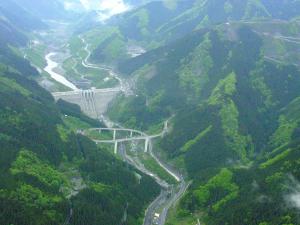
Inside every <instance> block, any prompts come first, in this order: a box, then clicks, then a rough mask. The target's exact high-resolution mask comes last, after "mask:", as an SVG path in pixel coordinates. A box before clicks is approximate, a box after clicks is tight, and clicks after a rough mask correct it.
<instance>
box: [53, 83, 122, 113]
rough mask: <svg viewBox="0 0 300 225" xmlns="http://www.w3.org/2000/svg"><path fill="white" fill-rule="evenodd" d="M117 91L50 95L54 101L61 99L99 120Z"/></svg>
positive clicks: (89, 91) (98, 90) (107, 90)
mask: <svg viewBox="0 0 300 225" xmlns="http://www.w3.org/2000/svg"><path fill="white" fill-rule="evenodd" d="M119 91H120V90H119V89H114V88H110V89H94V90H79V91H69V92H55V93H52V95H53V97H54V98H55V100H56V101H57V100H58V99H62V100H64V101H67V102H70V103H73V104H77V105H79V106H80V108H81V110H82V111H83V112H84V113H85V114H86V115H88V116H89V117H91V118H94V119H99V118H100V116H101V115H102V114H104V113H105V112H106V110H107V107H108V104H109V103H110V102H111V101H112V100H113V98H115V97H116V95H117V94H118V93H119Z"/></svg>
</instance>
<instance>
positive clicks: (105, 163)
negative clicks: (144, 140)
mask: <svg viewBox="0 0 300 225" xmlns="http://www.w3.org/2000/svg"><path fill="white" fill-rule="evenodd" d="M74 2H75V1H74ZM122 2H123V1H122ZM65 3H66V1H63V0H54V1H46V0H41V1H37V2H34V3H32V2H30V1H27V0H7V1H2V2H0V146H1V147H0V224H3V225H6V224H12V225H57V224H71V225H83V224H89V225H97V224H99V225H117V224H122V225H138V224H142V223H143V219H144V216H145V210H146V209H147V208H148V206H149V205H150V203H151V202H152V201H153V200H154V199H155V198H156V197H157V196H158V195H159V193H160V187H159V186H158V184H157V183H156V182H155V181H154V179H153V178H152V177H150V176H147V175H145V174H143V173H141V172H140V171H138V170H136V169H135V168H134V167H132V166H130V165H128V164H127V163H125V162H123V161H121V160H120V159H119V158H118V156H115V155H113V154H112V151H111V149H109V148H108V147H106V146H104V145H96V144H95V143H94V142H93V141H92V140H90V139H89V138H87V137H86V136H84V135H82V132H81V129H85V128H91V127H99V126H101V127H103V126H105V125H104V124H103V123H102V122H100V121H99V120H96V119H92V118H89V117H88V116H86V115H84V114H83V113H82V111H81V109H80V107H79V106H78V105H74V104H71V103H68V102H66V101H63V100H58V101H55V100H54V98H53V97H52V95H51V93H49V92H47V91H46V90H45V89H43V88H42V87H41V86H39V85H38V83H37V80H39V79H40V78H41V77H42V76H45V74H41V73H40V72H41V71H39V70H38V69H36V68H35V67H34V66H33V64H32V62H29V61H28V60H27V59H26V57H24V54H23V50H24V48H27V47H28V45H29V43H31V42H30V41H31V39H32V38H33V37H34V38H36V37H38V35H37V33H39V34H40V36H43V35H42V34H43V32H44V31H45V30H47V29H50V28H49V24H50V25H51V26H52V28H53V26H54V25H53V21H59V22H61V23H62V24H63V23H66V24H67V25H66V24H64V26H66V27H68V26H70V27H71V28H70V30H72V31H73V32H74V34H72V35H70V36H71V37H70V40H69V43H64V45H63V47H61V48H64V52H63V53H64V54H65V55H68V54H74V52H75V54H74V56H73V58H72V59H75V60H79V62H80V63H79V67H80V66H84V63H87V58H86V57H89V55H88V53H89V52H88V51H87V49H88V50H90V51H91V54H90V58H88V59H89V60H91V63H95V64H99V65H101V66H102V65H104V66H106V67H107V68H109V67H113V70H114V71H115V73H116V74H117V75H120V76H121V78H122V79H124V81H126V82H128V86H129V88H130V89H132V90H130V91H131V92H132V93H133V94H128V93H126V92H125V93H121V94H119V95H118V96H117V97H116V98H115V99H114V101H113V102H111V104H110V106H109V110H108V112H107V116H109V118H110V119H111V120H112V121H114V122H117V123H119V124H121V125H122V126H123V127H126V128H134V129H138V130H141V131H143V132H149V133H150V131H153V130H155V131H156V130H158V129H157V128H158V127H162V125H163V123H164V122H165V121H169V126H168V128H169V130H168V132H167V134H166V135H164V136H163V138H161V139H159V140H158V141H157V142H155V145H154V148H153V151H154V153H155V154H157V155H159V156H160V157H161V158H162V159H164V160H167V161H169V162H170V164H172V165H171V166H172V167H174V168H177V169H178V170H179V171H180V172H182V173H183V175H184V179H185V181H186V182H187V183H188V184H190V186H188V189H187V191H186V192H184V194H183V196H182V198H180V199H179V201H178V202H175V204H174V207H171V208H170V210H169V212H168V218H167V222H166V225H192V224H193V225H194V224H196V221H199V222H201V224H204V225H297V224H300V220H299V201H300V200H299V195H300V194H299V193H300V188H299V187H300V182H299V181H300V172H299V168H300V64H299V59H300V55H299V50H300V41H299V40H300V19H299V18H300V2H299V1H294V0H285V1H272V0H209V1H206V0H190V1H180V0H179V1H177V0H174V1H172V0H171V1H169V0H164V1H151V0H149V1H148V0H143V1H137V0H127V1H124V2H123V3H124V4H130V6H132V7H129V9H130V10H128V11H126V12H125V13H122V14H119V15H116V16H113V17H111V18H110V19H108V20H106V21H105V22H104V23H103V21H102V22H101V21H99V15H100V14H101V13H103V12H101V10H100V11H93V10H91V11H88V12H85V13H83V12H82V11H83V10H82V9H81V10H78V11H76V12H74V11H68V10H67V9H66V8H65ZM76 3H77V4H80V2H79V1H76ZM82 7H83V6H82ZM79 12H80V13H83V14H80V13H79ZM52 28H51V29H52ZM68 28H69V27H68ZM68 31H69V30H68ZM52 32H53V30H52ZM35 35H36V36H35ZM83 39H84V41H82V40H83ZM85 42H86V43H88V44H87V45H86V46H85V45H84V43H85ZM47 44H49V43H47ZM60 44H61V43H60ZM49 45H51V44H49ZM66 46H68V47H66ZM42 47H45V46H42ZM46 47H49V46H46ZM46 47H45V48H46ZM50 47H53V46H50ZM68 48H70V49H68ZM72 48H73V49H72ZM66 49H67V50H66ZM132 49H134V50H138V51H137V52H138V53H136V52H134V51H133V53H134V54H132V52H131V50H132ZM31 50H32V51H33V52H34V49H31ZM51 50H52V49H51V48H50V50H49V49H48V51H51ZM43 53H45V54H48V52H47V51H45V52H43ZM43 57H44V55H42V60H44V58H43ZM43 63H45V62H44V61H42V63H41V64H43ZM68 66H70V67H72V65H68ZM77 66H78V65H77ZM66 68H67V67H66ZM74 68H75V69H76V65H75V66H73V67H72V69H74ZM75 69H74V70H75ZM81 69H82V68H81ZM82 71H88V69H87V68H85V70H82ZM69 72H70V71H69ZM72 72H73V71H72ZM93 73H94V74H92V75H93V76H96V75H95V74H97V72H95V71H93ZM74 79H75V78H74ZM99 79H100V78H99ZM101 80H102V77H101ZM101 82H102V81H101ZM103 82H104V81H103ZM126 84H127V83H126ZM159 129H160V128H159ZM150 163H152V161H151V162H150ZM154 165H156V164H154ZM156 169H157V170H159V169H160V168H156ZM164 172H165V171H164ZM175 189H176V188H175Z"/></svg>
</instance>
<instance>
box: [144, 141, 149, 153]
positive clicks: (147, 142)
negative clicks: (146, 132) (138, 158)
mask: <svg viewBox="0 0 300 225" xmlns="http://www.w3.org/2000/svg"><path fill="white" fill-rule="evenodd" d="M148 147H149V138H146V139H145V149H144V152H148Z"/></svg>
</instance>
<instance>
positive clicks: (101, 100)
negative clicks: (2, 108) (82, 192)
mask: <svg viewBox="0 0 300 225" xmlns="http://www.w3.org/2000/svg"><path fill="white" fill-rule="evenodd" d="M65 29H66V28H65ZM54 33H56V32H54ZM52 38H53V39H57V38H58V37H52ZM80 40H81V42H82V44H83V47H82V48H83V50H84V51H85V52H86V57H84V58H79V61H77V62H76V64H82V66H83V67H85V68H87V69H89V68H92V69H94V70H97V71H99V74H101V71H103V70H104V71H107V73H108V74H109V76H110V77H111V78H112V79H116V80H117V81H118V84H117V85H116V86H115V87H109V86H108V87H106V88H103V89H96V88H95V87H89V89H79V87H77V86H76V85H75V84H74V83H72V82H71V81H69V80H67V79H66V78H65V76H63V75H61V74H59V73H58V72H56V71H62V70H61V68H62V65H61V64H59V63H58V62H55V61H53V59H52V57H53V56H55V54H56V53H55V52H50V53H48V54H47V55H46V56H45V60H46V62H47V66H46V67H45V68H44V71H45V72H47V73H48V74H50V76H51V78H52V79H54V80H55V81H56V82H58V83H60V84H61V85H64V86H66V87H67V88H69V89H72V91H67V92H53V93H52V95H53V96H54V98H55V99H56V100H59V99H63V100H65V101H67V102H70V103H73V104H78V105H79V106H80V108H81V110H82V111H83V112H84V113H85V114H86V115H88V116H90V117H91V118H94V119H98V120H100V121H102V122H104V123H105V125H106V127H107V128H95V129H92V130H96V129H104V130H106V131H108V130H109V129H111V130H112V131H114V132H116V131H117V130H118V132H120V131H122V129H125V128H122V127H121V128H118V129H117V128H114V127H113V126H115V125H116V124H117V123H115V122H114V121H110V119H109V118H106V116H105V113H106V110H107V108H108V105H109V104H110V103H111V102H112V101H113V99H114V98H115V97H116V96H117V95H118V94H120V93H123V94H124V95H125V96H130V95H132V94H133V92H132V90H131V88H130V85H129V82H127V81H126V80H125V79H124V78H121V77H120V75H118V74H117V73H115V72H114V71H113V69H112V68H110V67H109V66H105V65H101V66H98V65H95V64H91V63H89V57H90V55H91V52H90V50H89V44H88V43H86V41H85V40H84V39H83V38H82V37H80ZM66 45H67V44H66V43H65V44H63V43H60V46H66ZM52 48H54V49H56V50H57V51H59V46H58V47H55V46H53V45H52ZM142 53H143V51H142V50H140V49H138V50H136V51H135V55H134V56H135V57H136V56H138V55H140V54H142ZM69 57H72V56H69ZM73 70H74V69H73ZM65 72H66V73H68V71H65ZM77 73H78V72H77ZM81 77H84V74H82V75H81ZM75 83H78V82H76V81H75ZM168 122H169V120H167V121H165V123H164V127H163V130H162V131H161V132H160V133H159V134H154V135H147V134H145V133H144V132H143V131H135V130H131V129H127V130H126V129H125V130H126V131H127V132H135V133H136V132H138V133H140V134H141V135H143V137H142V138H145V146H147V147H146V149H145V150H144V149H140V148H141V146H140V145H138V147H137V149H135V150H134V151H141V152H144V153H143V154H149V156H150V157H152V159H153V160H154V161H153V162H155V163H156V165H157V166H159V167H161V169H162V170H164V171H165V172H166V173H167V174H169V176H171V177H173V179H174V180H175V182H174V181H173V182H172V184H170V183H168V182H169V180H171V179H168V181H166V180H163V179H164V178H163V177H162V178H161V177H159V176H158V175H157V174H156V172H155V171H151V170H150V169H148V168H145V165H144V164H143V163H142V162H141V161H140V159H139V157H132V156H130V155H128V154H127V151H132V150H130V149H127V148H128V147H129V148H130V146H131V145H130V144H129V145H126V144H125V143H126V142H127V143H131V142H136V141H139V140H142V139H141V138H140V137H130V138H123V139H115V138H114V139H113V140H111V141H110V140H103V141H100V140H96V139H95V138H94V139H93V138H92V137H91V139H93V141H94V142H95V143H97V144H99V145H100V146H101V144H103V143H112V144H113V145H115V149H114V153H115V154H119V155H120V157H121V158H122V160H123V161H125V162H127V163H128V164H130V165H132V166H134V167H135V168H137V169H138V170H139V171H141V172H142V173H144V174H146V175H149V176H150V177H153V178H154V179H155V180H156V182H157V183H158V184H159V185H160V186H161V193H160V195H159V196H158V197H157V198H156V199H155V200H154V201H153V202H152V203H151V204H150V206H149V207H148V208H147V210H146V211H145V218H144V222H143V225H152V224H158V225H164V224H165V222H166V217H167V213H168V211H169V209H170V208H171V207H173V206H174V205H175V204H176V203H177V202H178V201H179V200H180V198H181V197H182V196H183V195H184V193H185V192H186V190H187V188H188V186H189V183H187V182H185V180H184V178H183V176H182V175H181V174H179V173H178V172H177V171H176V170H174V169H171V168H170V167H169V166H168V165H167V164H166V163H165V162H162V161H161V159H159V158H158V157H157V156H156V155H155V153H154V152H153V143H152V142H153V141H152V140H153V139H157V138H160V137H163V136H164V135H166V134H167V132H168ZM78 129H79V128H78ZM85 135H87V136H89V135H88V134H85ZM115 136H116V134H114V137H115ZM131 136H132V135H131ZM115 143H116V144H117V143H119V145H116V144H115ZM148 146H149V147H148ZM155 214H159V215H160V216H159V218H155ZM71 217H72V213H71V214H70V216H69V217H68V219H67V220H66V221H70V220H71ZM65 224H68V222H67V223H66V222H65Z"/></svg>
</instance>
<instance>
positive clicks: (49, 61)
mask: <svg viewBox="0 0 300 225" xmlns="http://www.w3.org/2000/svg"><path fill="white" fill-rule="evenodd" d="M56 55H57V53H55V52H50V53H49V54H48V55H46V56H45V59H46V61H47V66H46V67H45V68H44V71H46V72H47V73H49V74H50V76H51V77H52V79H54V80H55V81H57V82H58V83H60V84H62V85H64V86H66V87H68V88H70V89H72V90H73V91H78V90H79V89H78V88H77V87H76V86H75V85H74V84H73V83H71V82H70V81H68V80H67V79H66V78H65V77H64V76H63V75H61V74H58V73H56V72H55V71H54V69H55V68H57V67H58V65H59V64H58V63H57V62H55V61H54V60H53V57H55V56H56Z"/></svg>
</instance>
